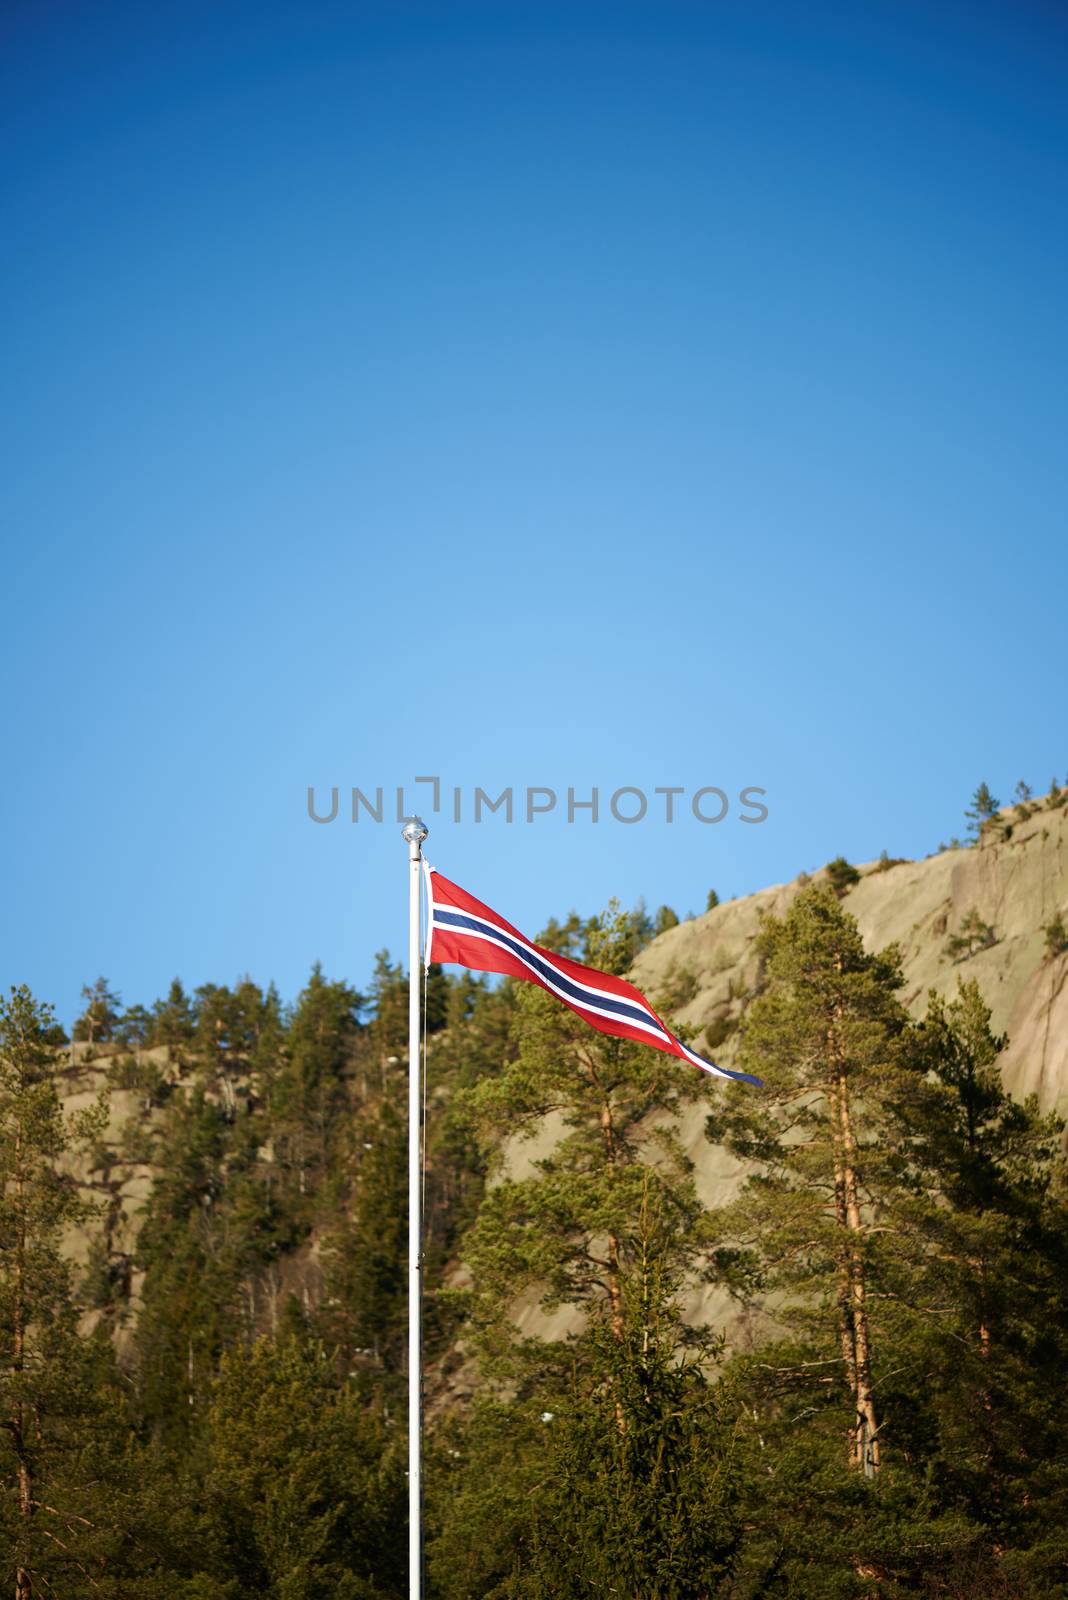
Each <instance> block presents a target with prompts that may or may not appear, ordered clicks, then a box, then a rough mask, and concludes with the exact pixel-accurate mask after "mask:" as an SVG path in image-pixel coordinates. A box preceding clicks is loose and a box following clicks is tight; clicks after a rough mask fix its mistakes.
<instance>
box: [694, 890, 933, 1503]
mask: <svg viewBox="0 0 1068 1600" xmlns="http://www.w3.org/2000/svg"><path fill="white" fill-rule="evenodd" d="M758 950H759V953H760V955H761V957H762V959H763V961H764V962H765V963H766V983H767V987H766V992H765V993H764V994H762V995H761V996H760V997H759V998H758V999H757V1000H756V1001H754V1003H753V1005H752V1006H751V1008H750V1010H749V1012H748V1014H747V1016H746V1019H745V1022H744V1024H743V1030H742V1041H741V1047H740V1059H741V1061H742V1063H743V1065H744V1066H745V1067H746V1068H747V1070H749V1071H752V1072H755V1073H756V1074H757V1075H758V1076H760V1077H762V1078H763V1079H764V1081H765V1089H764V1090H763V1091H762V1092H761V1093H760V1094H759V1095H753V1094H752V1093H750V1092H749V1091H747V1090H743V1089H738V1090H733V1089H732V1090H730V1091H728V1093H727V1094H726V1096H725V1097H724V1099H723V1101H722V1102H721V1108H720V1109H719V1110H717V1111H716V1112H714V1113H713V1114H712V1115H711V1116H710V1117H709V1120H708V1133H709V1137H710V1138H712V1139H714V1140H716V1141H720V1142H723V1143H725V1144H727V1145H728V1147H729V1148H730V1149H731V1150H733V1151H734V1152H735V1153H736V1154H738V1155H740V1156H742V1157H744V1158H745V1159H746V1160H748V1161H752V1162H754V1163H756V1165H757V1169H758V1170H757V1173H756V1175H755V1176H754V1177H753V1178H751V1179H750V1180H749V1182H748V1183H747V1185H746V1187H745V1189H744V1191H743V1194H742V1196H741V1198H740V1199H739V1201H738V1202H737V1203H736V1204H735V1205H734V1206H732V1207H731V1208H729V1210H728V1211H727V1213H725V1214H724V1215H723V1217H722V1219H721V1221H720V1223H719V1224H718V1226H719V1229H720V1233H721V1245H720V1253H719V1257H718V1260H719V1264H720V1267H721V1269H722V1270H723V1271H724V1272H725V1273H726V1274H727V1275H728V1277H729V1278H731V1279H732V1280H733V1281H734V1282H735V1284H736V1286H737V1287H738V1288H739V1290H740V1291H741V1292H748V1293H750V1294H753V1293H754V1292H759V1293H761V1294H766V1293H768V1292H771V1291H774V1292H775V1293H776V1294H777V1295H778V1296H780V1297H781V1298H782V1305H781V1307H780V1308H778V1309H777V1311H776V1316H777V1317H778V1318H779V1319H780V1320H781V1321H784V1322H786V1323H788V1324H789V1325H792V1326H795V1327H797V1328H798V1329H799V1330H800V1331H801V1332H802V1334H803V1335H804V1336H805V1337H806V1338H807V1339H808V1340H810V1341H813V1340H815V1341H816V1342H817V1343H819V1341H820V1340H821V1339H822V1334H823V1330H824V1329H826V1328H828V1327H831V1326H833V1328H834V1330H835V1345H836V1347H837V1361H838V1364H839V1382H840V1383H841V1390H840V1391H839V1392H844V1394H845V1395H847V1396H848V1403H849V1408H850V1412H849V1416H848V1419H847V1421H846V1426H845V1429H844V1431H845V1433H846V1435H847V1438H848V1460H849V1464H850V1466H852V1467H853V1468H855V1469H857V1470H859V1471H862V1472H863V1473H864V1474H865V1475H869V1476H870V1475H874V1474H875V1473H876V1472H877V1471H878V1469H879V1464H880V1457H881V1446H880V1438H879V1415H878V1396H877V1389H876V1378H875V1351H874V1348H873V1337H872V1315H871V1306H870V1282H869V1278H870V1267H871V1257H872V1251H873V1240H874V1230H875V1228H876V1226H877V1221H876V1218H877V1211H878V1207H879V1205H880V1204H881V1203H882V1202H883V1200H884V1197H885V1194H886V1192H887V1190H888V1189H889V1188H890V1187H891V1186H892V1185H893V1183H894V1181H895V1172H896V1166H897V1162H896V1156H895V1152H894V1149H893V1145H892V1142H889V1141H888V1140H887V1123H886V1117H885V1114H884V1111H883V1106H884V1105H885V1103H886V1101H887V1096H888V1094H889V1093H890V1092H892V1090H893V1088H894V1086H895V1084H896V1082H897V1079H898V1075H899V1073H900V1071H901V1068H900V1067H899V1065H898V1039H899V1036H900V1035H901V1033H902V1030H903V1028H904V1026H905V1022H906V1018H905V1014H904V1012H903V1010H902V1008H901V1006H900V1004H899V1002H898V1000H897V998H896V993H895V991H896V990H897V989H898V988H899V987H900V984H901V981H902V980H901V973H900V968H899V965H898V958H897V953H896V951H894V950H888V951H886V952H884V953H883V954H882V955H878V956H873V955H869V954H868V953H867V952H866V951H865V950H864V947H863V944H862V941H861V938H860V934H859V932H858V929H857V925H856V922H855V921H854V919H853V918H852V917H851V916H850V915H849V914H848V913H847V912H846V911H845V910H844V909H843V908H842V907H841V905H840V904H839V902H838V900H837V898H836V897H835V895H834V894H833V892H832V891H830V890H829V889H826V888H821V887H818V886H814V885H810V886H808V887H806V888H805V889H803V890H802V891H801V893H800V894H798V895H797V897H796V898H795V900H794V901H793V903H792V905H791V907H790V910H789V912H788V913H787V915H786V917H785V919H784V920H782V921H778V920H776V919H772V918H768V919H767V920H766V922H765V923H764V926H763V929H762V931H761V934H760V936H759V939H758ZM873 1208H874V1214H873ZM820 1358H823V1359H824V1360H830V1359H831V1352H830V1351H829V1350H827V1349H825V1348H824V1349H822V1350H821V1351H820V1356H819V1357H814V1358H813V1359H820ZM805 1359H806V1360H807V1359H808V1358H805Z"/></svg>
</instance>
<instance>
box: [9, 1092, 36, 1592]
mask: <svg viewBox="0 0 1068 1600" xmlns="http://www.w3.org/2000/svg"><path fill="white" fill-rule="evenodd" d="M25 1188H26V1174H25V1170H24V1166H23V1149H22V1125H21V1123H20V1124H19V1126H18V1127H17V1128H16V1130H15V1263H14V1266H15V1284H14V1289H15V1292H14V1304H13V1308H12V1324H13V1325H12V1360H11V1368H12V1371H13V1372H14V1374H15V1381H16V1384H17V1383H18V1378H19V1374H21V1372H22V1369H23V1367H24V1365H25V1362H26V1208H25ZM24 1412H25V1408H24V1406H23V1403H22V1401H21V1400H18V1401H16V1403H15V1406H14V1408H13V1411H12V1415H11V1443H12V1447H13V1449H14V1452H15V1460H16V1461H17V1463H18V1485H19V1545H20V1547H21V1551H22V1552H24V1551H26V1550H28V1549H29V1543H30V1518H31V1516H32V1515H33V1478H32V1474H31V1472H30V1463H29V1460H28V1459H27V1456H26V1435H25V1415H24ZM32 1595H33V1580H32V1578H31V1577H30V1574H29V1572H28V1571H27V1569H26V1568H25V1567H24V1566H23V1565H22V1562H21V1559H20V1561H19V1564H18V1566H17V1567H16V1569H15V1600H31V1597H32Z"/></svg>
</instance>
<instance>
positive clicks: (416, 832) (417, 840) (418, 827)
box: [401, 817, 430, 844]
mask: <svg viewBox="0 0 1068 1600" xmlns="http://www.w3.org/2000/svg"><path fill="white" fill-rule="evenodd" d="M429 832H430V829H429V828H428V827H427V825H426V823H425V822H424V821H423V819H422V818H421V817H405V819H404V827H403V828H402V829H401V837H402V838H403V839H407V841H408V843H409V844H422V842H423V840H424V839H425V838H426V836H427V834H428V833H429Z"/></svg>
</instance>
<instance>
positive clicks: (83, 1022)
mask: <svg viewBox="0 0 1068 1600" xmlns="http://www.w3.org/2000/svg"><path fill="white" fill-rule="evenodd" d="M82 999H83V1000H84V1001H85V1010H84V1011H83V1012H82V1014H81V1016H80V1017H79V1018H78V1020H77V1021H76V1022H75V1024H74V1038H75V1039H76V1040H79V1041H84V1042H85V1043H86V1044H88V1045H90V1046H92V1045H94V1044H107V1043H108V1042H109V1041H110V1040H111V1038H112V1037H113V1034H114V1031H115V1026H116V1024H117V1022H118V1020H119V1005H120V1003H121V1002H120V1000H119V996H118V994H117V993H116V992H115V990H113V989H111V988H110V987H109V986H108V980H107V979H106V978H97V980H96V982H95V983H93V984H88V983H86V984H83V985H82Z"/></svg>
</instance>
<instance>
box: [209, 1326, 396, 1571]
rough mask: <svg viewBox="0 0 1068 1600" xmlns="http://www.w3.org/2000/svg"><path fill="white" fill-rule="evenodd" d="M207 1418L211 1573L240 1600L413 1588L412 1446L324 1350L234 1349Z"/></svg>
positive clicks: (304, 1345)
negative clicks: (408, 1476)
mask: <svg viewBox="0 0 1068 1600" xmlns="http://www.w3.org/2000/svg"><path fill="white" fill-rule="evenodd" d="M208 1422H209V1429H210V1434H209V1437H210V1443H209V1447H208V1453H207V1462H206V1471H205V1479H204V1493H203V1497H202V1503H203V1505H204V1508H205V1509H204V1513H203V1517H204V1521H205V1523H206V1528H205V1535H206V1538H205V1545H206V1548H207V1550H208V1551H210V1552H211V1554H212V1557H213V1559H212V1560H211V1562H210V1565H209V1568H208V1571H209V1573H210V1574H211V1575H212V1576H214V1577H217V1578H218V1579H219V1580H221V1581H224V1582H226V1583H227V1584H228V1586H229V1587H228V1588H227V1590H226V1592H227V1594H229V1595H230V1596H232V1600H260V1597H261V1596H264V1597H271V1600H313V1597H318V1596H320V1595H327V1594H328V1595H330V1596H331V1597H334V1596H337V1597H339V1600H387V1597H393V1596H397V1597H399V1596H401V1595H402V1594H404V1593H405V1592H406V1589H407V1572H406V1567H407V1561H406V1554H407V1552H406V1546H405V1538H406V1536H405V1512H406V1506H407V1500H406V1490H405V1481H404V1474H403V1466H402V1461H401V1452H400V1448H399V1446H400V1445H401V1444H402V1442H403V1441H401V1440H398V1439H397V1438H396V1436H392V1437H391V1436H390V1435H389V1433H388V1431H387V1430H386V1428H385V1426H384V1424H383V1420H382V1419H381V1417H379V1416H377V1415H376V1414H375V1413H374V1412H373V1411H369V1410H368V1409H367V1408H366V1407H365V1406H364V1405H363V1404H362V1403H361V1400H360V1396H359V1394H358V1392H357V1390H356V1389H355V1387H354V1386H353V1385H352V1384H351V1383H349V1382H346V1380H345V1378H344V1377H343V1376H342V1375H340V1374H339V1373H338V1372H337V1370H336V1368H335V1366H334V1364H333V1363H332V1362H331V1361H330V1360H329V1359H328V1358H327V1355H326V1352H325V1351H324V1350H323V1349H322V1347H321V1346H319V1345H317V1344H315V1343H314V1342H312V1341H309V1340H300V1339H296V1338H289V1339H286V1340H283V1341H282V1342H281V1343H279V1344H272V1343H271V1342H270V1341H268V1340H266V1339H261V1340H258V1341H257V1342H256V1343H255V1344H254V1345H253V1346H252V1348H251V1349H250V1350H248V1351H245V1350H244V1349H241V1348H238V1349H235V1350H234V1351H232V1352H231V1353H230V1354H229V1355H228V1356H227V1357H226V1358H225V1359H224V1361H223V1363H222V1367H221V1369H220V1373H219V1377H218V1379H217V1381H216V1383H215V1384H214V1387H213V1390H212V1395H211V1406H210V1412H209V1417H208ZM213 1569H214V1570H213ZM205 1592H207V1591H206V1590H205Z"/></svg>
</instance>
